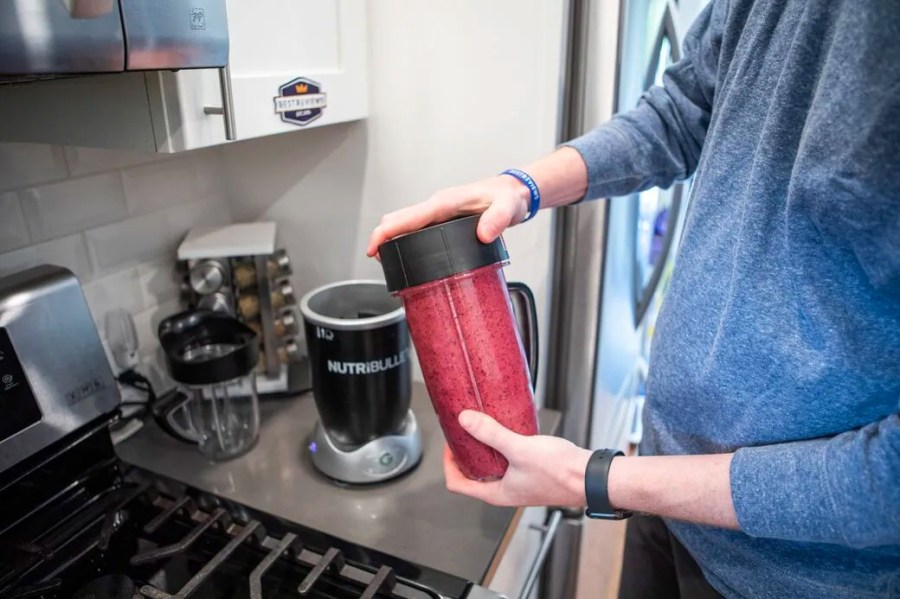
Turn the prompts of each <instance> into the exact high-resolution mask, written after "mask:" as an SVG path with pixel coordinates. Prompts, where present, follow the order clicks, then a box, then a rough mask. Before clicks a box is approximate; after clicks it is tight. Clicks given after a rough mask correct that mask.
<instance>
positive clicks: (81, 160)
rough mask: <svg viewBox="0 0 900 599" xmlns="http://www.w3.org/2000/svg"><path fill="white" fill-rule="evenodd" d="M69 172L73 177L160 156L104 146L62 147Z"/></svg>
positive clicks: (135, 163) (127, 165) (122, 166)
mask: <svg viewBox="0 0 900 599" xmlns="http://www.w3.org/2000/svg"><path fill="white" fill-rule="evenodd" d="M63 151H64V152H65V157H66V164H68V166H69V173H70V174H71V175H72V176H73V177H80V176H83V175H92V174H94V173H102V172H105V171H111V170H115V169H121V168H126V167H129V166H135V165H137V164H144V163H146V162H152V161H154V160H159V159H160V158H161V155H160V154H150V153H149V152H132V151H128V150H108V149H106V148H76V147H73V146H67V147H65V148H63Z"/></svg>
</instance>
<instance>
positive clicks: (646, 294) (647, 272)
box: [540, 0, 706, 599]
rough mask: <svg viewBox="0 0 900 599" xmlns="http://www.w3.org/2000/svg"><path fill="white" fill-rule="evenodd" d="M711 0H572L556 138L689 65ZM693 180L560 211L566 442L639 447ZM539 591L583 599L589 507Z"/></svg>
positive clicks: (559, 313)
mask: <svg viewBox="0 0 900 599" xmlns="http://www.w3.org/2000/svg"><path fill="white" fill-rule="evenodd" d="M705 3H706V2H705V1H703V0H681V1H680V2H676V1H675V0H568V1H567V2H566V4H565V11H566V18H565V20H564V22H565V23H566V30H565V33H564V36H563V38H564V43H563V68H562V73H563V76H562V81H561V86H560V106H561V114H560V117H559V123H558V131H559V140H560V141H564V140H567V139H571V138H574V137H577V136H578V135H581V134H582V133H585V132H587V131H589V130H590V129H592V128H594V127H596V126H598V125H600V124H602V123H603V122H605V121H606V120H608V119H609V118H610V117H611V116H612V115H613V114H615V113H616V112H618V111H620V110H621V111H625V110H628V109H630V108H631V107H633V106H634V105H635V104H636V103H637V101H638V100H639V98H640V96H641V94H642V93H643V92H644V90H646V89H647V88H648V87H650V86H651V85H654V84H658V83H661V78H662V73H663V71H664V70H665V69H666V67H668V66H669V65H670V64H672V63H673V62H675V61H677V60H678V59H679V58H680V48H681V45H680V42H681V39H682V38H683V32H684V31H685V30H686V29H687V27H688V26H689V25H690V23H691V22H692V21H693V19H694V18H695V17H696V15H697V14H698V13H699V11H700V10H701V9H702V8H703V6H704V5H705ZM688 186H689V182H681V183H678V184H676V185H673V186H672V187H670V188H669V189H664V190H663V189H652V190H648V191H645V192H642V193H637V194H632V195H631V196H628V197H618V198H606V199H600V200H596V201H591V202H584V203H581V204H578V205H575V206H570V207H566V208H562V209H560V210H557V211H556V214H555V216H554V219H555V220H554V225H553V226H554V232H553V237H554V239H553V264H552V275H551V276H552V285H551V289H552V293H553V296H552V298H551V323H550V348H551V351H550V356H549V359H550V364H549V368H548V382H547V406H548V407H551V408H555V409H558V410H560V411H561V412H562V413H563V415H564V416H563V428H562V435H563V436H564V437H566V438H567V439H569V440H571V441H572V442H574V443H576V444H578V445H580V446H582V447H591V448H600V447H615V448H620V449H623V450H628V449H629V448H633V447H634V446H636V445H637V443H639V441H640V437H641V433H642V431H641V424H640V423H641V410H642V407H643V403H644V382H645V380H646V375H647V364H648V359H649V352H650V347H651V344H652V339H653V330H654V325H655V322H656V316H657V314H658V312H659V307H660V305H661V302H662V301H664V298H665V291H666V288H667V284H668V280H669V278H670V276H671V272H672V266H673V263H674V260H675V258H676V255H677V251H678V241H679V238H680V233H681V228H682V225H683V221H684V215H685V211H686V208H687V203H688ZM561 512H562V519H561V521H560V522H559V524H558V526H557V530H556V536H555V539H554V542H553V545H552V547H551V549H550V552H549V554H548V555H547V557H546V562H545V565H544V569H543V573H542V578H541V586H540V589H541V596H542V597H547V598H553V599H572V598H574V597H575V596H576V592H577V589H576V586H577V579H578V564H579V561H580V552H581V540H582V534H583V522H584V521H583V514H582V512H581V510H573V509H565V508H563V509H561Z"/></svg>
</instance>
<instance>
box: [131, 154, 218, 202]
mask: <svg viewBox="0 0 900 599" xmlns="http://www.w3.org/2000/svg"><path fill="white" fill-rule="evenodd" d="M217 164H218V161H217V154H214V153H212V152H204V153H200V154H198V155H194V156H190V157H188V156H179V157H177V158H175V159H171V160H165V161H160V162H154V163H152V164H146V165H143V166H140V167H137V168H131V169H128V170H126V171H124V172H123V173H122V180H123V183H124V186H125V197H126V199H127V202H128V211H129V212H130V213H132V214H145V213H148V212H154V211H157V210H162V209H164V208H169V207H172V206H177V205H179V204H184V203H185V202H191V201H195V200H199V199H201V198H204V197H207V196H209V195H212V194H213V193H214V192H218V195H221V191H220V190H219V189H218V188H217V182H218V180H219V178H220V177H221V173H220V172H218V169H217V168H216V166H217Z"/></svg>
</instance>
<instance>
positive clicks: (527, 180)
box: [500, 168, 541, 223]
mask: <svg viewBox="0 0 900 599" xmlns="http://www.w3.org/2000/svg"><path fill="white" fill-rule="evenodd" d="M500 174H501V175H509V176H510V177H515V178H516V179H518V180H519V181H521V182H522V184H524V185H525V187H527V188H528V191H529V193H531V202H530V203H529V204H528V212H527V213H526V214H525V219H524V220H523V221H522V222H523V223H524V222H527V221H529V220H531V219H532V218H534V215H535V214H537V213H538V210H540V209H541V190H540V189H538V186H537V183H535V182H534V179H532V178H531V175H529V174H528V173H526V172H525V171H520V170H519V169H517V168H510V169H506V170H505V171H503V172H502V173H500Z"/></svg>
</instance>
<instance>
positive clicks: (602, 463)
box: [584, 449, 632, 520]
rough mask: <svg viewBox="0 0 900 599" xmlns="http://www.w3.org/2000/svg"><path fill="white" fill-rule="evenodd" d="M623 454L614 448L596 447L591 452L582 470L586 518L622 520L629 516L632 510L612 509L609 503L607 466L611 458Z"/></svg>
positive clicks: (609, 464) (610, 463) (610, 462)
mask: <svg viewBox="0 0 900 599" xmlns="http://www.w3.org/2000/svg"><path fill="white" fill-rule="evenodd" d="M622 455H625V454H624V453H622V452H621V451H618V450H615V449H598V450H597V451H595V452H594V453H592V454H591V458H590V459H589V460H588V463H587V468H586V469H585V472H584V494H585V497H587V509H586V510H585V511H584V515H585V516H587V517H588V518H596V519H600V520H623V519H625V518H629V517H630V516H631V514H632V512H630V511H628V510H614V509H613V507H612V506H611V505H610V504H609V490H608V489H607V482H608V481H609V467H610V466H611V465H612V461H613V458H615V457H618V456H622Z"/></svg>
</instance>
